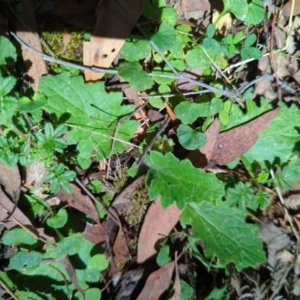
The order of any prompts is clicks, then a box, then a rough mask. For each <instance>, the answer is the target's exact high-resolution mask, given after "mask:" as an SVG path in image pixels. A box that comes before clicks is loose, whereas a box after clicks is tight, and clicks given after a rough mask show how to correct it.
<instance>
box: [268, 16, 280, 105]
mask: <svg viewBox="0 0 300 300" xmlns="http://www.w3.org/2000/svg"><path fill="white" fill-rule="evenodd" d="M276 19H277V12H276V11H275V13H274V15H273V19H272V22H271V36H270V59H271V66H272V69H273V72H274V75H275V80H276V85H277V95H278V100H281V88H280V85H279V80H278V73H277V70H278V68H277V62H276V59H275V56H274V52H273V48H274V38H275V35H274V33H275V24H276Z"/></svg>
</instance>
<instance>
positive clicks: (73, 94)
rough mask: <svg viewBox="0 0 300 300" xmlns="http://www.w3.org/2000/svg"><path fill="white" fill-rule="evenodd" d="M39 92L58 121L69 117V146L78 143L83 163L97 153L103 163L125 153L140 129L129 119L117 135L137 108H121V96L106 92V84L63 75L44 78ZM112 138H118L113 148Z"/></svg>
mask: <svg viewBox="0 0 300 300" xmlns="http://www.w3.org/2000/svg"><path fill="white" fill-rule="evenodd" d="M39 90H40V92H43V93H44V94H45V95H46V97H47V98H48V102H47V105H46V106H45V109H46V110H47V111H48V112H49V113H52V114H54V115H55V116H56V117H57V119H58V118H61V117H62V116H64V117H65V118H68V120H67V124H68V126H70V130H69V132H68V144H70V145H71V144H77V150H78V151H79V156H80V157H81V159H82V160H85V161H86V160H89V159H90V158H91V156H92V152H95V151H96V153H97V157H98V159H100V160H103V159H105V158H107V157H109V156H110V155H113V154H115V153H119V152H123V151H124V150H125V149H126V147H127V145H126V144H124V143H126V142H128V141H129V140H130V139H131V138H132V136H133V133H134V132H135V131H136V130H137V128H138V126H139V123H138V122H136V121H132V120H126V121H124V123H123V124H122V125H121V126H120V127H119V130H118V132H115V130H116V126H117V122H118V121H120V120H121V119H122V118H123V117H124V116H126V115H128V114H130V113H131V112H132V111H133V110H134V106H133V105H121V103H122V101H123V99H122V93H119V92H113V93H107V92H106V91H105V87H104V83H103V82H97V83H84V81H83V78H82V77H69V76H68V74H66V73H62V74H60V75H57V76H52V75H48V76H45V77H42V78H41V79H40V81H39ZM111 137H114V138H116V139H118V140H115V143H114V147H112V145H113V139H112V138H111ZM122 141H124V142H122ZM112 148H113V149H112Z"/></svg>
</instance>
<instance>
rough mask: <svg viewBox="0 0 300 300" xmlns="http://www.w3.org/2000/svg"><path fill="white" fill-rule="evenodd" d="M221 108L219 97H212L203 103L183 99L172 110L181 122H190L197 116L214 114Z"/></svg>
mask: <svg viewBox="0 0 300 300" xmlns="http://www.w3.org/2000/svg"><path fill="white" fill-rule="evenodd" d="M222 109H223V101H222V100H221V99H219V98H213V99H212V100H211V101H207V102H203V103H192V102H190V101H183V102H181V103H179V104H178V105H177V106H176V107H175V109H174V112H175V113H176V115H177V117H178V119H180V120H181V121H182V123H184V124H191V123H193V122H194V121H195V120H196V119H197V118H199V117H208V116H212V115H215V114H217V113H218V112H220V111H221V110H222Z"/></svg>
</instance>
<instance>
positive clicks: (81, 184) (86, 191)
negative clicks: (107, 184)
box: [75, 177, 119, 225]
mask: <svg viewBox="0 0 300 300" xmlns="http://www.w3.org/2000/svg"><path fill="white" fill-rule="evenodd" d="M75 182H76V183H77V184H78V185H79V186H80V188H81V189H82V190H83V191H84V192H85V193H86V194H87V195H88V196H89V197H90V199H91V200H93V201H94V202H95V203H97V204H98V205H100V206H101V208H102V209H103V210H104V211H105V212H106V213H107V215H110V216H111V217H112V219H113V221H114V222H115V223H116V224H117V225H119V222H118V219H117V218H116V217H115V215H114V214H113V213H111V212H110V211H109V210H108V209H107V208H106V207H105V206H104V205H103V204H102V203H101V202H99V201H97V199H96V198H95V196H94V195H93V194H92V193H91V192H90V191H89V190H88V189H87V188H86V187H85V186H84V184H83V183H82V182H81V181H80V180H79V179H78V178H77V177H76V178H75Z"/></svg>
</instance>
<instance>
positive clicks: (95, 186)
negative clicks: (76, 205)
mask: <svg viewBox="0 0 300 300" xmlns="http://www.w3.org/2000/svg"><path fill="white" fill-rule="evenodd" d="M88 188H89V190H90V191H91V192H92V193H93V194H98V193H100V192H101V191H102V189H103V183H102V182H101V181H100V180H92V181H91V182H90V184H89V185H88Z"/></svg>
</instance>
